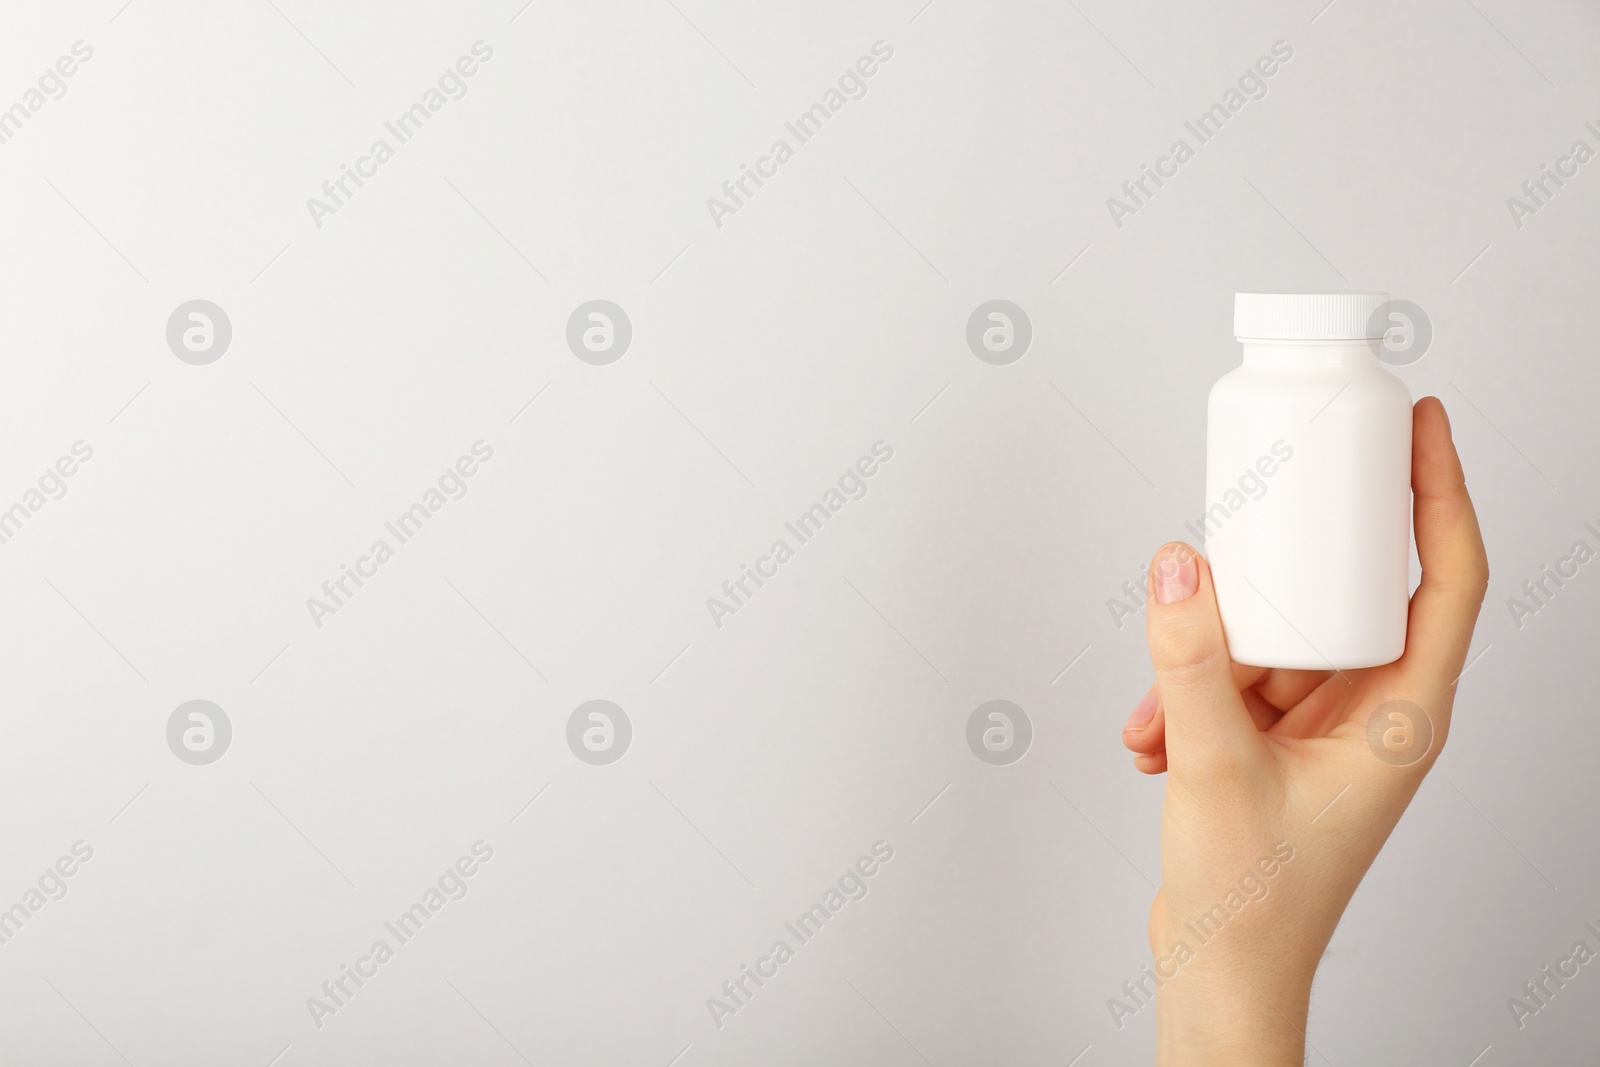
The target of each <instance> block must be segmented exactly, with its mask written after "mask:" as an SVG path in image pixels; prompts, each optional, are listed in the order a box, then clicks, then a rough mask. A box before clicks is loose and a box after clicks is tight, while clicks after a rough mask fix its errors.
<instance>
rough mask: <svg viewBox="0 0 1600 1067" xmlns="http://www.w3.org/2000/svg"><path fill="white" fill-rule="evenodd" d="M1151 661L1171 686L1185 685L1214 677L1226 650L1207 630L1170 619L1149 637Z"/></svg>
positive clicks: (1225, 662) (1225, 655)
mask: <svg viewBox="0 0 1600 1067" xmlns="http://www.w3.org/2000/svg"><path fill="white" fill-rule="evenodd" d="M1150 658H1151V662H1152V663H1153V664H1154V665H1155V668H1156V670H1157V672H1159V673H1160V674H1161V676H1162V677H1163V678H1164V679H1166V680H1167V681H1168V682H1170V683H1175V684H1177V685H1188V684H1191V683H1193V682H1196V681H1198V680H1200V679H1202V678H1206V677H1209V676H1210V675H1212V674H1215V673H1216V671H1217V670H1218V669H1219V668H1221V667H1229V669H1230V670H1231V666H1230V665H1229V664H1228V663H1227V659H1228V650H1227V648H1226V646H1224V645H1223V643H1222V641H1221V640H1220V639H1219V637H1218V635H1217V634H1216V633H1215V632H1214V631H1213V630H1212V629H1211V628H1209V627H1207V626H1203V625H1197V624H1195V623H1185V622H1182V621H1176V620H1169V621H1167V622H1164V623H1163V624H1162V625H1161V626H1160V627H1159V629H1158V630H1157V631H1156V632H1155V633H1154V634H1152V641H1151V648H1150Z"/></svg>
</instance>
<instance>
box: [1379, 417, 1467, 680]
mask: <svg viewBox="0 0 1600 1067" xmlns="http://www.w3.org/2000/svg"><path fill="white" fill-rule="evenodd" d="M1412 425H1413V431H1412V445H1411V488H1412V494H1413V497H1414V517H1413V520H1412V521H1413V525H1414V526H1415V528H1416V538H1417V557H1418V558H1419V559H1420V560H1421V561H1422V582H1421V584H1420V585H1418V586H1417V591H1416V593H1414V594H1413V595H1412V597H1411V613H1410V617H1409V621H1408V622H1407V627H1406V651H1405V655H1404V656H1403V657H1401V659H1400V661H1399V662H1398V663H1397V664H1396V668H1397V671H1398V673H1399V676H1400V678H1401V679H1402V684H1403V686H1404V687H1405V688H1406V689H1409V690H1411V691H1413V692H1417V693H1428V692H1435V691H1439V690H1443V689H1446V688H1448V687H1449V686H1450V685H1451V683H1453V682H1454V681H1455V679H1456V678H1457V677H1458V676H1459V675H1460V673H1461V665H1462V664H1463V663H1464V662H1465V661H1466V658H1467V647H1468V645H1469V644H1470V643H1471V641H1472V628H1473V625H1474V624H1475V623H1476V622H1477V619H1478V609H1479V607H1480V606H1482V604H1483V597H1484V593H1485V592H1486V591H1487V590H1488V585H1489V561H1488V559H1487V557H1486V555H1485V553H1484V549H1483V535H1482V534H1481V533H1479V531H1478V516H1477V513H1476V512H1475V511H1474V510H1473V507H1472V498H1471V497H1470V496H1468V495H1467V483H1466V478H1465V476H1464V475H1463V474H1462V471H1461V458H1460V457H1459V456H1458V455H1457V454H1456V446H1455V442H1454V441H1452V440H1451V436H1450V419H1449V416H1447V415H1446V414H1445V410H1444V405H1443V404H1441V403H1440V402H1439V400H1438V398H1437V397H1431V396H1430V397H1424V398H1423V399H1422V400H1421V401H1419V402H1418V404H1417V407H1416V412H1415V415H1414V418H1413V421H1412Z"/></svg>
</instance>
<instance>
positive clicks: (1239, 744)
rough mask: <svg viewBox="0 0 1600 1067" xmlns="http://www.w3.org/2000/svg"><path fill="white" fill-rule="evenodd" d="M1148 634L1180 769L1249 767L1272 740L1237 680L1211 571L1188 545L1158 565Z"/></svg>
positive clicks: (1172, 548)
mask: <svg viewBox="0 0 1600 1067" xmlns="http://www.w3.org/2000/svg"><path fill="white" fill-rule="evenodd" d="M1150 589H1151V593H1152V596H1151V598H1150V608H1149V612H1148V619H1147V634H1148V638H1149V642H1150V661H1151V663H1152V664H1153V665H1154V667H1155V671H1156V689H1157V690H1158V691H1159V692H1160V694H1161V708H1162V710H1163V711H1164V712H1165V714H1166V721H1167V758H1168V761H1169V763H1170V765H1171V767H1172V768H1173V769H1174V770H1178V771H1179V773H1182V772H1181V768H1182V767H1184V766H1185V765H1187V766H1196V765H1199V766H1205V767H1213V768H1220V767H1222V766H1229V765H1233V766H1238V765H1240V764H1245V763H1249V762H1251V761H1253V760H1255V759H1257V758H1259V757H1260V756H1262V755H1263V754H1264V752H1265V743H1264V742H1263V741H1262V739H1261V733H1260V731H1259V730H1258V729H1257V728H1256V725H1255V722H1254V721H1253V720H1252V719H1251V717H1250V712H1249V709H1247V708H1246V707H1245V703H1244V698H1243V697H1242V696H1240V694H1239V687H1238V685H1237V683H1236V682H1235V681H1234V674H1233V662H1232V660H1231V659H1230V658H1229V656H1228V642H1227V639H1226V638H1225V637H1224V636H1223V632H1222V617H1221V615H1219V614H1218V613H1217V594H1216V588H1215V586H1214V585H1213V584H1212V582H1211V568H1210V566H1208V565H1207V563H1206V561H1205V560H1204V559H1202V558H1201V556H1200V553H1199V552H1197V551H1195V550H1194V549H1193V548H1191V547H1189V546H1188V545H1186V544H1183V543H1182V542H1180V541H1174V542H1171V543H1169V544H1166V545H1163V546H1161V550H1160V551H1158V552H1157V553H1156V556H1155V559H1154V560H1153V561H1152V562H1151V564H1150Z"/></svg>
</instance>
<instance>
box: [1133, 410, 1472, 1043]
mask: <svg viewBox="0 0 1600 1067" xmlns="http://www.w3.org/2000/svg"><path fill="white" fill-rule="evenodd" d="M1411 484H1412V492H1413V499H1414V511H1413V528H1414V530H1415V534H1416V542H1417V554H1418V556H1419V558H1420V559H1421V562H1422V581H1421V584H1420V585H1419V586H1418V588H1417V591H1416V593H1415V594H1414V595H1413V596H1412V598H1411V607H1410V614H1409V617H1408V624H1407V631H1406V649H1405V654H1404V655H1403V656H1402V657H1401V658H1400V659H1399V660H1397V661H1395V662H1394V663H1391V664H1387V665H1385V666H1382V667H1373V668H1369V669H1366V670H1352V671H1341V672H1338V673H1334V672H1331V671H1302V670H1267V669H1264V668H1260V667H1249V666H1244V665H1241V664H1238V663H1234V662H1232V661H1231V660H1230V658H1229V656H1228V647H1227V642H1226V639H1225V638H1224V635H1223V631H1222V623H1221V620H1220V618H1219V617H1218V614H1217V603H1216V596H1215V591H1214V588H1213V586H1212V582H1211V573H1210V568H1209V567H1208V566H1207V564H1206V561H1205V560H1204V558H1202V557H1200V556H1199V554H1198V553H1197V552H1196V551H1195V550H1194V549H1192V548H1190V547H1189V546H1187V545H1184V544H1181V543H1176V542H1175V543H1172V544H1168V545H1164V546H1163V547H1162V548H1161V550H1160V551H1159V552H1157V554H1156V557H1155V560H1154V561H1153V562H1152V564H1151V568H1150V583H1151V589H1152V591H1153V594H1154V595H1153V596H1152V598H1151V600H1150V606H1149V610H1148V637H1149V644H1150V658H1151V661H1152V663H1153V664H1154V666H1155V674H1156V681H1155V685H1154V686H1152V688H1151V690H1150V693H1149V694H1148V695H1147V696H1146V698H1145V700H1144V701H1142V702H1141V704H1140V706H1139V707H1138V708H1136V710H1135V712H1134V714H1133V716H1131V717H1130V719H1129V723H1128V727H1127V729H1126V731H1125V732H1124V734H1123V743H1124V744H1125V745H1127V747H1128V748H1129V749H1131V750H1132V751H1133V752H1135V753H1137V755H1136V756H1135V758H1134V764H1135V766H1137V767H1138V769H1139V770H1141V771H1143V772H1144V773H1146V774H1162V773H1165V774H1166V775H1167V781H1166V798H1165V802H1164V805H1163V808H1162V818H1161V867H1162V874H1163V884H1162V887H1161V889H1160V891H1158V892H1157V894H1156V898H1155V903H1154V904H1153V905H1152V906H1151V909H1150V924H1149V937H1150V947H1151V950H1152V952H1153V953H1154V955H1155V957H1156V970H1157V972H1158V973H1160V974H1162V975H1163V978H1164V985H1163V986H1162V987H1161V988H1160V989H1159V991H1158V992H1157V994H1156V1034H1157V1037H1156V1063H1157V1064H1158V1067H1194V1065H1205V1067H1211V1065H1217V1067H1221V1065H1227V1067H1291V1065H1292V1067H1299V1065H1300V1064H1303V1063H1304V1062H1305V1060H1304V1057H1305V1044H1306V1038H1305V1029H1306V1017H1307V1011H1308V1003H1309V999H1310V993H1311V981H1312V977H1313V976H1314V975H1315V973H1316V969H1317V964H1318V963H1319V962H1320V960H1321V959H1322V953H1323V951H1324V950H1325V949H1326V948H1327V945H1328V940H1329V938H1331V937H1332V936H1333V930H1334V927H1335V926H1336V925H1337V923H1338V921H1339V917H1340V915H1341V914H1343V912H1344V909H1345V906H1346V905H1347V904H1348V903H1349V902H1350V897H1351V895H1352V894H1353V893H1354V892H1355V889H1356V886H1357V884H1359V883H1360V881H1361V879H1362V877H1363V876H1364V875H1365V874H1366V872H1367V869H1368V868H1369V867H1370V866H1371V865H1372V861H1373V859H1374V858H1375V857H1376V856H1377V854H1378V850H1379V849H1380V848H1382V847H1383V843H1384V841H1385V840H1386V839H1387V838H1388V836H1389V834H1390V832H1391V831H1392V830H1393V829H1394V826H1395V824H1396V823H1397V822H1398V821H1399V819H1400V816H1401V814H1402V813H1403V812H1404V811H1405V809H1406V806H1407V805H1408V804H1409V803H1410V802H1411V798H1412V796H1413V795H1414V794H1415V793H1416V791H1417V787H1418V786H1419V785H1421V783H1422V779H1423V777H1424V776H1425V775H1426V774H1427V773H1428V771H1429V769H1430V768H1431V767H1432V766H1433V763H1434V761H1435V760H1436V759H1437V758H1438V755H1439V750H1440V748H1441V747H1442V746H1443V744H1444V741H1445V737H1446V736H1447V734H1448V733H1449V729H1450V714H1451V706H1452V704H1453V703H1454V700H1455V693H1456V681H1457V680H1458V679H1459V677H1460V674H1461V669H1462V665H1463V663H1464V662H1465V660H1466V656H1467V648H1468V645H1469V644H1470V642H1471V639H1472V629H1473V625H1474V623H1475V622H1476V620H1477V617H1478V609H1479V607H1480V606H1481V605H1482V603H1483V597H1484V593H1485V591H1486V590H1487V587H1488V580H1489V568H1488V562H1487V559H1486V557H1485V553H1484V548H1483V538H1482V536H1481V535H1480V534H1479V531H1478V520H1477V515H1476V513H1475V512H1474V511H1473V507H1472V501H1471V499H1470V498H1469V497H1468V495H1467V488H1466V483H1465V481H1464V478H1463V475H1462V470H1461V461H1460V459H1459V458H1458V456H1457V454H1456V449H1455V444H1454V442H1453V441H1452V440H1451V436H1450V422H1449V418H1448V416H1446V414H1445V411H1444V406H1443V405H1442V404H1441V403H1440V402H1439V401H1438V399H1437V398H1434V397H1428V398H1425V399H1424V400H1422V401H1421V402H1419V403H1418V404H1417V405H1416V408H1415V410H1414V419H1413V443H1412V464H1411ZM1391 701H1406V702H1409V703H1408V704H1403V705H1395V704H1390V703H1389V702H1391ZM1380 706H1381V707H1382V710H1381V711H1380V710H1379V709H1380ZM1397 710H1398V714H1399V717H1398V718H1395V717H1392V716H1391V713H1392V712H1396V711H1397ZM1374 713H1378V714H1379V716H1380V721H1381V724H1382V729H1383V733H1382V735H1381V736H1382V737H1383V742H1382V743H1381V744H1382V747H1385V748H1386V749H1387V751H1388V752H1389V753H1390V755H1391V759H1392V760H1393V761H1391V760H1386V759H1384V758H1380V755H1379V754H1378V753H1377V752H1376V751H1375V750H1374V748H1373V747H1372V745H1371V744H1369V741H1368V733H1367V721H1368V718H1369V717H1370V716H1372V715H1374ZM1430 727H1431V738H1430V737H1428V736H1427V734H1428V733H1429V732H1430ZM1397 763H1399V764H1403V765H1397ZM1286 851H1288V855H1289V857H1290V858H1288V859H1287V860H1285V859H1284V855H1285V852H1286ZM1269 868H1270V869H1271V873H1270V875H1269V874H1267V871H1268V869H1269ZM1245 880H1248V881H1245ZM1242 882H1244V884H1243V887H1242V885H1241V883H1242ZM1230 894H1233V895H1232V896H1231V897H1230V896H1229V895H1230ZM1262 894H1264V895H1262ZM1218 904H1223V906H1224V909H1225V910H1224V912H1223V913H1222V914H1223V915H1224V916H1226V918H1225V920H1224V921H1223V922H1216V921H1215V920H1214V921H1213V925H1212V926H1211V927H1208V928H1206V929H1204V930H1201V931H1200V933H1199V934H1197V933H1196V928H1195V927H1194V926H1192V925H1188V924H1190V923H1193V922H1195V921H1196V920H1198V919H1199V918H1201V917H1202V916H1204V915H1206V914H1207V913H1211V914H1217V913H1215V912H1212V909H1213V908H1214V907H1215V906H1216V905H1218ZM1235 905H1237V907H1235ZM1217 926H1221V930H1220V932H1217V930H1216V927H1217ZM1202 938H1203V940H1202ZM1184 949H1187V950H1188V952H1187V953H1185V952H1184ZM1185 957H1186V958H1185ZM1164 959H1165V961H1166V962H1165V963H1164V964H1163V962H1162V961H1163V960H1164ZM1169 974H1170V975H1172V977H1171V978H1170V979H1168V978H1166V977H1165V976H1166V975H1169Z"/></svg>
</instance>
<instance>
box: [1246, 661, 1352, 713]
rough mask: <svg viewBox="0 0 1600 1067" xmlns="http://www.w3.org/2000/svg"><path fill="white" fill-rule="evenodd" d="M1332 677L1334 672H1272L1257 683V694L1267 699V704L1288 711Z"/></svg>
mask: <svg viewBox="0 0 1600 1067" xmlns="http://www.w3.org/2000/svg"><path fill="white" fill-rule="evenodd" d="M1331 677H1333V672H1332V671H1297V670H1285V669H1276V670H1270V671H1267V672H1266V675H1265V676H1264V677H1263V678H1262V679H1261V680H1260V681H1259V682H1257V683H1256V692H1258V693H1260V694H1261V695H1262V696H1263V697H1265V698H1266V700H1267V703H1269V704H1272V705H1274V706H1275V707H1279V708H1282V709H1283V710H1285V711H1287V710H1289V709H1290V708H1292V707H1294V706H1295V705H1296V704H1298V703H1300V702H1301V701H1302V700H1304V699H1305V698H1306V697H1308V696H1310V695H1311V694H1312V693H1313V692H1314V691H1315V690H1316V688H1317V686H1319V685H1321V684H1322V683H1323V682H1326V681H1327V680H1328V679H1329V678H1331Z"/></svg>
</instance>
